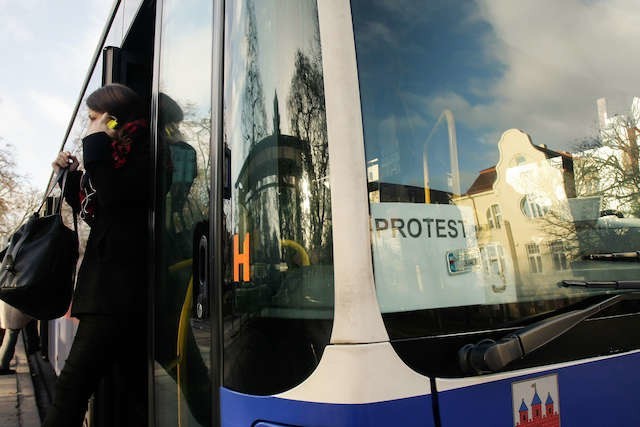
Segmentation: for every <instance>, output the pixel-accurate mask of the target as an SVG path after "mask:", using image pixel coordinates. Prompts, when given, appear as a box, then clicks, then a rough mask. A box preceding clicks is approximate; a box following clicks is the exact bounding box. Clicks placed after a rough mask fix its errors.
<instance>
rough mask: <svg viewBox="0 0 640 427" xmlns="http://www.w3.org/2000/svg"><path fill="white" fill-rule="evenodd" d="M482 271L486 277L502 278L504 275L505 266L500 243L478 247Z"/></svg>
mask: <svg viewBox="0 0 640 427" xmlns="http://www.w3.org/2000/svg"><path fill="white" fill-rule="evenodd" d="M480 258H481V259H482V270H483V271H484V273H485V275H487V276H499V277H502V276H504V274H505V270H506V264H505V259H504V249H503V248H502V245H501V244H500V243H489V244H487V245H485V246H481V247H480Z"/></svg>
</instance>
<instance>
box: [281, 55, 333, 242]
mask: <svg viewBox="0 0 640 427" xmlns="http://www.w3.org/2000/svg"><path fill="white" fill-rule="evenodd" d="M316 52H318V53H317V54H315V55H313V56H312V57H309V56H307V55H306V54H305V53H303V52H302V51H300V50H298V52H297V53H296V58H295V71H294V74H293V77H292V79H291V91H290V94H289V98H288V100H287V107H288V110H289V116H290V121H291V132H292V134H293V135H294V136H296V137H297V138H299V139H301V140H303V141H307V142H308V143H309V145H310V152H309V154H307V155H306V156H305V159H304V162H305V165H306V167H305V169H306V173H307V174H308V176H307V177H306V178H307V179H308V183H309V184H308V185H309V195H310V197H309V202H310V206H309V209H310V218H309V219H308V220H307V221H309V222H310V223H309V224H308V227H305V229H307V230H309V233H310V235H309V236H308V240H309V242H308V243H309V247H312V248H318V249H319V248H323V249H324V248H325V246H326V245H327V244H328V243H329V242H330V241H331V239H330V235H329V233H330V230H331V220H330V217H331V215H330V209H331V206H330V192H329V187H328V172H329V171H328V166H329V152H328V149H327V121H326V111H325V110H326V109H325V102H324V83H323V76H322V59H321V57H320V54H319V49H317V50H316Z"/></svg>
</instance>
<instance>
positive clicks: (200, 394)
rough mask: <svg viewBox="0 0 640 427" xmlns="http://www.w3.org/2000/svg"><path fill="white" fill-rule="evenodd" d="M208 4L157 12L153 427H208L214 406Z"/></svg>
mask: <svg viewBox="0 0 640 427" xmlns="http://www.w3.org/2000/svg"><path fill="white" fill-rule="evenodd" d="M213 3H214V2H211V1H204V0H187V1H184V0H180V1H178V0H166V1H163V2H161V5H162V7H161V8H159V9H158V11H157V13H158V15H159V19H158V20H157V22H158V24H159V27H158V28H157V30H156V31H157V32H158V36H159V37H157V38H158V40H159V41H158V45H157V47H158V51H157V52H156V68H155V75H154V82H155V87H154V99H155V100H156V102H155V106H156V109H157V111H156V118H157V120H156V123H155V126H156V127H155V133H156V153H157V156H156V171H157V173H156V176H155V180H156V194H155V197H156V202H155V206H154V216H155V230H154V244H155V248H154V250H155V254H154V260H155V265H154V269H155V280H154V283H153V299H152V305H153V341H154V345H153V348H152V354H153V371H152V376H153V378H152V390H153V396H152V402H151V403H152V405H153V420H152V422H153V425H155V426H157V427H162V426H171V427H174V426H182V427H187V426H203V427H208V426H210V425H212V413H213V406H214V405H217V404H216V403H215V402H214V397H213V392H212V389H213V386H212V382H211V378H212V373H211V372H212V369H213V367H215V366H216V364H213V367H212V362H211V361H212V359H215V357H216V356H215V355H212V348H214V346H212V337H214V336H216V334H215V333H214V332H213V331H212V328H211V322H212V319H211V318H212V317H215V316H217V313H216V312H211V311H210V309H209V301H210V298H212V296H211V295H210V289H209V288H210V286H209V285H210V283H209V270H210V262H211V260H212V259H214V258H213V255H212V254H213V253H212V252H211V251H210V249H209V248H210V247H211V246H212V241H211V239H210V238H209V224H210V223H211V222H210V210H209V206H210V200H211V197H212V196H213V195H212V187H211V182H212V179H213V177H212V170H215V168H212V163H211V157H210V155H211V150H212V149H211V147H212V146H213V145H212V144H214V143H213V142H212V137H211V115H212V104H211V89H212V84H211V72H212V67H211V63H212V57H211V55H212V43H213ZM214 109H215V108H214ZM217 113H218V112H217V111H214V114H217ZM214 175H215V174H214Z"/></svg>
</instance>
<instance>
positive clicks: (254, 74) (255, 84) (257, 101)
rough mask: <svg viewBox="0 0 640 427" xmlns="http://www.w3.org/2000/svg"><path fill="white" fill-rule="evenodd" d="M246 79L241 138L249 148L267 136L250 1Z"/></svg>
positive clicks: (249, 1) (248, 3)
mask: <svg viewBox="0 0 640 427" xmlns="http://www.w3.org/2000/svg"><path fill="white" fill-rule="evenodd" d="M246 4H247V30H246V40H247V51H246V61H247V68H246V77H245V85H244V93H243V95H242V138H243V140H244V141H245V142H246V143H248V144H249V145H250V146H253V145H255V144H256V143H257V142H258V141H259V140H260V139H261V138H263V137H264V136H266V135H267V115H266V112H265V107H264V94H263V91H262V80H261V78H260V70H259V68H258V66H259V64H258V32H257V29H256V13H255V8H254V5H253V1H252V0H247V3H246Z"/></svg>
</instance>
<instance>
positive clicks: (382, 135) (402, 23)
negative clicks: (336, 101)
mask: <svg viewBox="0 0 640 427" xmlns="http://www.w3.org/2000/svg"><path fill="white" fill-rule="evenodd" d="M351 3H352V14H353V16H354V30H355V36H356V46H357V51H358V61H359V66H360V68H359V73H360V88H361V95H362V104H363V115H364V124H365V141H366V142H367V154H368V157H369V158H373V157H377V156H382V157H381V162H382V169H385V165H384V163H385V161H384V159H385V158H387V159H394V154H393V152H394V151H395V152H400V156H397V155H396V156H395V158H396V159H397V158H398V157H399V161H396V160H394V161H391V162H389V161H387V162H386V163H387V166H388V165H389V164H391V166H390V167H387V171H388V172H390V173H391V174H396V175H397V176H395V177H388V179H391V180H394V179H395V180H396V182H399V183H404V184H411V185H419V184H420V183H421V180H422V177H421V174H422V163H421V162H422V157H421V156H420V155H416V153H422V150H423V144H424V143H425V140H426V139H427V136H428V135H429V134H430V133H431V132H432V131H433V130H435V134H434V136H433V138H432V139H431V141H430V143H429V144H428V146H429V147H428V150H431V151H432V155H431V156H430V158H431V159H435V158H438V157H439V158H446V157H447V151H448V143H447V132H446V126H441V125H438V126H435V124H436V123H437V122H438V118H439V116H440V115H441V113H442V111H443V110H445V109H448V110H450V111H452V112H453V115H454V116H455V123H456V130H457V136H458V153H459V160H460V162H459V163H460V171H461V174H462V175H464V176H463V181H465V182H466V187H465V185H463V188H462V189H463V191H464V190H465V189H466V188H468V185H469V184H470V183H471V181H472V180H473V179H474V178H475V177H476V176H477V173H478V171H480V170H481V169H484V168H487V167H490V166H492V165H495V164H496V162H497V159H498V153H497V142H498V140H499V138H500V135H501V134H502V133H503V132H504V131H506V130H508V129H510V128H516V129H522V130H523V131H525V132H526V133H528V134H529V135H530V136H531V139H532V141H533V143H534V144H547V145H548V146H549V148H553V149H556V150H567V151H574V150H575V148H576V144H577V143H578V142H580V141H581V140H584V139H585V138H589V137H593V136H596V135H597V132H598V127H597V123H598V121H597V114H596V112H597V110H596V100H597V99H598V98H601V97H604V98H606V100H607V103H608V113H609V115H610V116H611V115H613V114H615V113H625V112H628V111H629V109H630V106H631V102H632V99H633V97H634V96H638V95H640V88H639V87H638V83H639V81H638V69H640V55H638V48H637V41H638V40H640V25H638V22H640V8H638V7H637V6H638V3H637V0H611V1H600V0H563V1H561V2H558V1H554V0H532V1H511V0H475V1H461V0H447V1H432V2H429V3H428V5H425V4H424V2H419V1H414V0H352V2H351ZM441 123H442V122H441ZM394 163H395V165H394ZM429 167H430V170H431V165H430V166H429ZM440 167H441V171H442V172H443V173H442V176H444V172H445V171H446V169H447V168H448V161H445V162H443V164H442V165H440ZM434 170H437V167H435V168H434ZM381 174H384V170H381Z"/></svg>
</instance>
